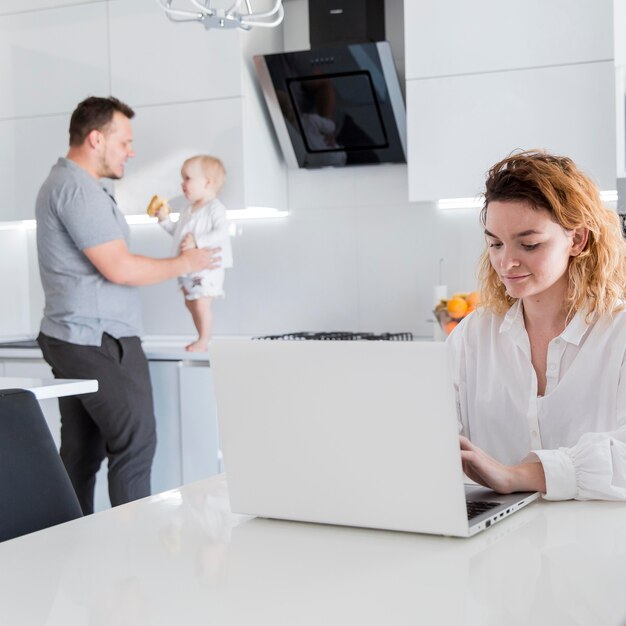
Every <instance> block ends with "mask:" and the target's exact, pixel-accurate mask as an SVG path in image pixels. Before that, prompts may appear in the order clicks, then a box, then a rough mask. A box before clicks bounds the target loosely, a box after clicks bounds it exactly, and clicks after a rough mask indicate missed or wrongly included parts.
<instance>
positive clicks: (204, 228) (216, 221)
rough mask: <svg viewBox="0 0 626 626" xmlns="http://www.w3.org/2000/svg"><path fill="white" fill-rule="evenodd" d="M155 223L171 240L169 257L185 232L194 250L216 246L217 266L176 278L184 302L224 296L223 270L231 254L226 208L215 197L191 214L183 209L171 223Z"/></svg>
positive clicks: (231, 261) (231, 262)
mask: <svg viewBox="0 0 626 626" xmlns="http://www.w3.org/2000/svg"><path fill="white" fill-rule="evenodd" d="M159 224H160V225H161V226H162V228H164V229H165V230H166V231H167V232H168V233H170V235H172V236H173V237H174V246H173V254H174V255H175V256H176V255H178V254H179V252H180V243H181V241H182V240H183V239H184V238H185V235H187V233H191V234H192V235H193V236H194V239H195V240H196V245H197V246H198V248H213V247H218V246H219V247H220V248H221V249H222V250H221V252H220V253H219V254H220V257H221V258H222V260H221V267H219V268H217V269H214V270H202V271H200V272H194V273H193V274H185V275H183V276H179V277H178V284H179V285H180V287H181V289H183V290H184V292H185V298H186V299H187V300H197V299H198V298H203V297H207V296H208V297H211V298H223V297H224V270H225V269H226V268H227V267H232V266H233V253H232V247H231V244H230V236H229V232H228V220H227V219H226V207H224V205H223V204H222V203H221V202H220V201H219V200H218V199H217V198H216V199H215V200H211V202H209V203H207V204H205V205H203V206H201V207H200V208H198V209H196V210H195V211H193V210H192V207H191V206H188V207H185V208H184V209H183V210H182V211H181V213H180V217H179V218H178V221H177V222H173V221H172V220H170V219H169V217H168V218H167V219H165V220H163V221H162V222H159Z"/></svg>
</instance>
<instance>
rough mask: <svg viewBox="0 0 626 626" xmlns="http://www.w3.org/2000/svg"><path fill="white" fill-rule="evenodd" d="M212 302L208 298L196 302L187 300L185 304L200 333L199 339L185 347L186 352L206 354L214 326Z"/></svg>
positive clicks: (198, 299)
mask: <svg viewBox="0 0 626 626" xmlns="http://www.w3.org/2000/svg"><path fill="white" fill-rule="evenodd" d="M211 300H212V299H211V298H210V297H208V296H205V297H202V298H197V299H196V300H187V299H185V304H186V305H187V308H188V309H189V312H190V313H191V317H192V319H193V323H194V325H195V327H196V330H197V331H198V339H197V340H196V341H194V342H193V343H190V344H189V345H188V346H186V347H185V350H188V351H189V352H206V351H207V349H208V347H209V341H210V339H211V329H212V326H213V313H212V311H211Z"/></svg>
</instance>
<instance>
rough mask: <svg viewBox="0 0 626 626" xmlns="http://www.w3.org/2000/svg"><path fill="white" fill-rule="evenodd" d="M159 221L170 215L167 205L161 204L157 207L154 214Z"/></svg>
mask: <svg viewBox="0 0 626 626" xmlns="http://www.w3.org/2000/svg"><path fill="white" fill-rule="evenodd" d="M156 216H157V218H158V220H159V222H162V221H163V220H166V219H167V218H168V217H169V216H170V210H169V208H168V207H167V206H162V207H160V208H159V210H158V211H157V214H156Z"/></svg>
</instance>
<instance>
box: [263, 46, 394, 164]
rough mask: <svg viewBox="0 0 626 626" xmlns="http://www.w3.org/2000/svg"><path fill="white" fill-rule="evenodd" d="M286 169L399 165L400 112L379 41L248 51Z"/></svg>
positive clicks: (390, 63)
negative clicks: (261, 52)
mask: <svg viewBox="0 0 626 626" xmlns="http://www.w3.org/2000/svg"><path fill="white" fill-rule="evenodd" d="M254 62H255V66H256V69H257V74H258V76H259V79H260V81H261V86H262V88H263V93H264V95H265V100H266V102H267V105H268V108H269V112H270V116H271V118H272V122H273V124H274V128H275V129H276V134H277V136H278V140H279V142H280V145H281V148H282V150H283V154H284V156H285V160H286V161H287V165H288V166H289V167H293V168H297V167H305V168H316V167H328V166H334V167H343V166H348V165H362V164H373V163H406V114H405V108H404V101H403V100H402V93H401V91H400V84H399V82H398V76H397V74H396V70H395V66H394V64H393V59H392V56H391V48H390V46H389V44H388V43H387V42H385V41H383V42H378V43H365V44H354V45H349V46H341V47H336V48H324V49H315V50H305V51H301V52H287V53H283V54H268V55H259V56H255V57H254Z"/></svg>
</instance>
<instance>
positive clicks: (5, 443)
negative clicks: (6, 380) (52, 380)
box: [0, 389, 82, 541]
mask: <svg viewBox="0 0 626 626" xmlns="http://www.w3.org/2000/svg"><path fill="white" fill-rule="evenodd" d="M78 517H82V511H81V508H80V505H79V503H78V499H77V497H76V494H75V493H74V488H73V487H72V483H71V482H70V479H69V477H68V475H67V472H66V471H65V467H64V466H63V462H62V461H61V458H60V456H59V453H58V451H57V449H56V446H55V444H54V439H53V438H52V434H51V433H50V430H49V428H48V425H47V424H46V420H45V418H44V416H43V413H42V412H41V408H40V407H39V402H37V399H36V398H35V396H34V394H33V393H32V392H30V391H25V390H24V389H4V390H1V391H0V541H6V540H7V539H13V538H14V537H19V536H21V535H25V534H27V533H32V532H34V531H36V530H41V529H43V528H48V527H49V526H54V525H56V524H60V523H62V522H67V521H69V520H73V519H76V518H78Z"/></svg>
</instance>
